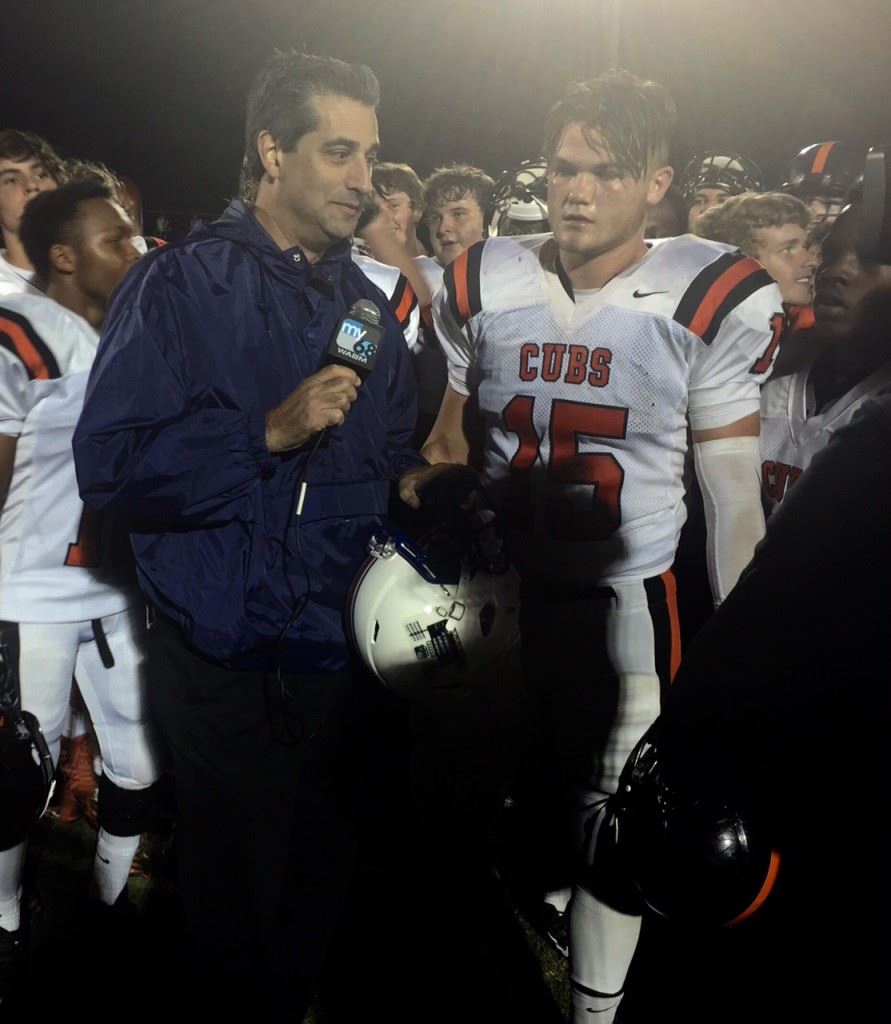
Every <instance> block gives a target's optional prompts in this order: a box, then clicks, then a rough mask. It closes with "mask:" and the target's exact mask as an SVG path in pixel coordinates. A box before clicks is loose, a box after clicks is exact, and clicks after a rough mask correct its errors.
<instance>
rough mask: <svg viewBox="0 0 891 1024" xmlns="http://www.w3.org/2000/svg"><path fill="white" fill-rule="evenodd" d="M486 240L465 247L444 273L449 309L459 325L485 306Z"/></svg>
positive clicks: (461, 325)
mask: <svg viewBox="0 0 891 1024" xmlns="http://www.w3.org/2000/svg"><path fill="white" fill-rule="evenodd" d="M485 244H486V243H485V242H484V241H483V242H477V243H476V245H472V246H471V247H470V248H469V249H465V250H464V252H462V253H461V255H460V256H457V257H456V258H455V259H454V260H453V261H452V262H451V263H450V264H449V266H447V267H446V269H445V273H444V274H443V284H444V285H445V290H446V296H447V298H448V303H449V311H450V312H451V314H452V316H453V317H454V319H455V323H457V325H458V326H459V327H463V326H464V325H465V324H466V323H467V321H468V320H470V319H471V317H474V316H476V315H477V313H479V312H480V311H481V310H482V308H483V303H482V299H481V298H480V266H481V265H482V262H483V248H484V247H485Z"/></svg>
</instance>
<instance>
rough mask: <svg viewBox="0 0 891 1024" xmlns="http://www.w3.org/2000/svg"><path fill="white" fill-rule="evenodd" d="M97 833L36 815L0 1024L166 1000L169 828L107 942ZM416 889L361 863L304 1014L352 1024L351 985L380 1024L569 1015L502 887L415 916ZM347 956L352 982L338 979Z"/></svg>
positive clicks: (165, 1006)
mask: <svg viewBox="0 0 891 1024" xmlns="http://www.w3.org/2000/svg"><path fill="white" fill-rule="evenodd" d="M95 836H96V834H95V832H94V831H93V829H92V828H91V827H90V826H89V825H87V824H86V823H85V822H83V821H79V822H76V823H73V824H61V823H59V822H58V821H55V820H54V819H52V818H51V817H46V818H44V819H43V820H42V821H41V822H40V823H39V824H38V825H37V827H36V828H35V830H34V833H33V836H32V841H31V845H30V848H29V856H28V870H27V878H28V885H27V890H28V892H30V893H32V894H33V898H32V905H33V911H32V914H31V927H30V937H29V954H30V955H29V966H28V984H27V986H26V988H25V998H22V999H20V1000H12V1001H11V1002H10V1001H7V1002H6V1003H5V1004H4V1006H3V1007H2V1010H0V1020H3V1021H16V1020H23V1021H24V1020H28V1021H33V1020H34V1011H35V1002H36V1004H37V1006H39V1008H40V1014H39V1016H38V1018H37V1019H38V1020H42V1019H44V1014H45V1015H46V1017H47V1019H48V1018H49V1015H50V1014H51V1013H53V1014H54V1013H58V1012H63V1011H69V1012H70V1011H71V1010H72V1009H73V1005H74V1004H75V1003H77V1002H79V1001H80V1000H81V999H82V998H88V999H89V1000H90V1003H91V1004H92V1005H93V1006H97V1007H98V1005H100V1004H101V1002H102V998H103V993H108V994H109V995H110V996H111V997H112V998H113V999H114V1002H115V1003H116V1004H117V1003H118V1002H119V1000H120V999H121V998H123V999H125V1000H126V1004H127V1005H128V1006H129V1009H128V1011H127V1012H124V1013H123V1014H122V1019H124V1020H126V1021H127V1022H128V1024H130V1022H131V1021H133V1020H142V1019H144V1020H151V1021H157V1020H158V1019H159V1017H160V1016H163V1015H166V1011H167V1010H169V1009H171V1008H172V1006H174V1005H175V1002H176V992H175V990H176V988H177V986H178V985H179V984H180V982H178V981H175V980H173V979H175V978H176V969H175V966H174V963H173V953H172V946H173V936H174V928H175V926H174V921H175V913H176V894H175V888H174V884H173V877H172V864H171V861H170V857H169V856H168V855H167V854H166V852H165V845H166V837H165V836H163V835H162V834H160V833H157V832H154V833H151V834H149V835H148V837H147V840H146V842H145V843H144V847H143V850H142V853H143V860H144V862H145V863H146V865H147V867H148V869H149V872H150V877H132V878H131V879H130V882H129V893H130V897H131V900H132V902H133V903H134V905H135V907H136V911H137V913H136V915H135V917H134V919H133V921H132V922H131V923H130V924H129V925H128V926H127V929H126V930H125V932H124V933H123V934H122V935H121V939H120V942H117V943H115V946H116V948H113V949H109V948H107V946H106V944H105V943H104V942H103V941H102V940H101V939H100V938H99V937H98V936H97V934H96V933H95V932H93V931H92V930H91V926H90V924H89V920H88V916H87V915H86V913H85V906H86V891H87V886H88V883H89V878H90V873H91V864H92V858H93V851H94V846H95ZM395 883H398V884H404V885H406V886H407V887H408V891H409V897H408V900H407V902H406V904H405V905H404V906H403V907H402V909H401V911H400V912H399V913H398V914H396V915H395V917H394V915H393V912H392V907H391V906H390V904H389V901H388V900H387V899H386V898H385V896H384V895H383V894H386V893H388V892H391V891H392V888H393V885H394V884H395ZM470 884H471V886H473V885H475V884H476V882H471V883H470ZM416 885H417V879H402V878H401V877H398V873H396V872H394V876H393V877H391V878H387V877H380V875H379V873H378V874H375V873H368V872H366V873H364V875H362V876H360V879H359V882H358V884H357V886H356V889H355V891H354V895H353V898H352V900H351V903H350V908H349V911H348V914H347V920H346V922H345V928H344V935H343V936H342V937H341V940H340V942H341V946H342V948H341V949H339V950H336V951H335V953H334V959H335V960H336V961H337V963H336V966H335V969H334V970H333V972H332V976H331V977H328V978H327V979H323V984H322V997H321V1001H320V1005H319V1006H318V1007H315V1008H314V1009H313V1010H312V1011H311V1013H310V1015H309V1017H308V1018H307V1020H308V1021H310V1022H312V1024H327V1022H331V1024H334V1022H339V1021H341V1020H344V1021H345V1020H352V1019H353V1017H352V1016H351V1015H350V1010H349V1006H350V1004H351V1002H352V1001H353V996H354V993H355V992H356V991H357V990H361V991H362V993H363V999H364V1001H365V1002H366V1003H367V1002H368V1001H369V993H370V992H371V993H372V994H373V1002H374V1004H375V1005H376V1006H378V1007H380V1008H381V1010H382V1011H383V1015H382V1016H381V1017H380V1019H382V1020H387V1021H388V1022H403V1021H404V1022H406V1024H407V1022H409V1021H411V1022H413V1024H414V1022H418V1024H420V1022H421V1021H425V1022H426V1020H434V1019H435V1020H437V1021H439V1020H446V1019H447V1020H450V1021H453V1022H454V1024H476V1022H477V1021H479V1022H480V1024H483V1022H485V1024H490V1022H491V1024H498V1021H499V1020H501V1019H503V1020H505V1021H507V1020H511V1021H514V1020H523V1021H529V1022H530V1024H531V1022H533V1021H534V1022H535V1024H560V1022H562V1021H564V1020H566V1015H567V1013H568V986H567V972H566V964H565V961H563V960H562V958H561V957H559V955H557V954H556V953H555V952H553V951H552V950H551V949H550V947H548V946H547V944H546V943H545V942H544V941H543V940H542V939H541V938H540V937H539V936H538V935H537V934H536V933H535V931H534V930H533V929H532V928H531V927H530V926H529V925H528V923H527V922H526V921H525V919H524V918H523V917H522V916H521V915H520V914H519V913H518V912H517V911H516V910H515V908H513V907H512V905H511V904H510V902H509V901H508V900H507V899H506V898H505V895H506V894H505V892H504V889H503V887H501V886H499V885H497V884H495V883H494V882H492V881H491V879H487V880H485V881H484V882H481V883H480V885H479V889H478V891H477V892H476V893H475V894H473V895H472V896H471V898H470V901H469V907H470V911H469V913H467V914H466V913H463V912H462V913H459V912H457V909H456V907H455V897H456V892H457V890H456V889H449V888H448V887H447V889H446V892H445V893H443V894H442V895H441V899H440V900H439V901H438V902H437V901H434V904H433V905H432V906H430V907H429V908H428V911H427V912H424V913H420V912H419V910H420V906H421V904H420V903H418V902H417V901H416V899H415V896H414V895H412V894H411V890H412V888H414V887H415V886H416ZM465 909H466V908H465ZM357 950H358V951H361V952H360V955H359V956H357V955H356V952H357ZM422 951H423V952H422ZM345 961H347V962H348V964H347V966H348V967H349V970H348V971H347V972H346V973H347V974H348V975H349V976H350V977H351V978H352V984H351V985H349V986H344V983H343V979H342V974H343V972H344V962H345ZM332 978H336V979H337V980H336V981H333V980H332ZM85 985H86V989H85ZM112 993H115V994H114V995H113V996H112ZM431 996H433V997H435V999H436V1001H437V1005H438V1009H439V1012H438V1013H437V1014H431V1013H429V1012H427V1013H424V1014H421V1015H420V1016H419V1012H418V1009H417V1008H418V1006H419V1005H424V1004H425V1003H426V1004H428V1005H429V1002H430V999H431ZM501 1006H503V1007H504V1014H505V1015H504V1016H503V1017H502V1016H501V1011H500V1009H499V1007H501Z"/></svg>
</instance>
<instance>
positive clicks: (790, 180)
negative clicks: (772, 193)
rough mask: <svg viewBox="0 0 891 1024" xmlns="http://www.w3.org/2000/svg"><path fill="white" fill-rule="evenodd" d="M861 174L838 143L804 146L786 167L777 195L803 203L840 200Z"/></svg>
mask: <svg viewBox="0 0 891 1024" xmlns="http://www.w3.org/2000/svg"><path fill="white" fill-rule="evenodd" d="M862 170H863V167H862V164H861V163H860V161H858V160H856V159H855V158H854V156H853V154H852V153H851V152H850V150H848V149H847V148H846V147H845V146H844V145H842V143H841V142H815V143H814V144H813V145H811V146H805V147H804V149H803V150H801V152H800V153H798V155H797V156H796V157H795V158H794V160H793V161H792V162H791V163H790V164H789V167H788V169H787V170H786V178H785V181H784V182H783V184H782V185H780V191H781V192H788V193H789V194H790V195H793V196H796V197H797V198H798V199H801V200H803V201H804V202H807V201H808V200H809V199H835V200H842V199H844V197H845V196H846V195H847V193H848V189H850V188H851V186H852V185H853V184H854V183H855V181H856V180H857V177H858V176H859V175H860V174H861V173H862Z"/></svg>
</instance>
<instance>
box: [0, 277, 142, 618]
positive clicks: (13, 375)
mask: <svg viewBox="0 0 891 1024" xmlns="http://www.w3.org/2000/svg"><path fill="white" fill-rule="evenodd" d="M98 342H99V336H98V334H97V333H96V331H95V330H94V329H93V328H92V327H91V326H90V325H89V324H88V323H87V322H86V321H85V320H83V319H82V318H81V317H79V316H77V315H76V314H75V313H72V312H71V311H69V310H67V309H65V308H64V307H62V306H60V305H59V304H58V303H56V302H53V301H52V300H51V299H48V298H45V297H43V296H33V295H19V296H10V297H8V298H6V299H3V300H2V301H0V433H2V434H6V435H8V436H12V437H16V438H17V439H18V440H17V443H16V450H15V462H14V465H13V472H12V481H11V483H10V488H9V494H8V495H7V498H6V502H5V503H4V505H3V508H2V511H0V619H5V620H8V621H12V622H74V621H81V620H87V619H95V618H101V617H103V616H105V615H112V614H114V613H116V612H119V611H123V610H124V609H125V608H127V607H129V605H130V604H132V603H133V593H132V592H131V591H129V589H128V588H126V587H122V586H121V581H120V579H119V578H114V579H113V578H112V576H113V569H112V567H111V566H110V564H109V561H110V560H109V559H108V557H107V556H106V548H105V546H104V544H103V543H102V542H101V539H100V533H99V517H98V516H96V515H95V513H93V511H92V510H91V509H89V508H87V507H86V506H85V505H84V504H83V502H82V501H81V500H80V495H79V494H78V490H77V478H76V476H75V471H74V456H73V454H72V451H71V439H72V436H73V435H74V428H75V426H76V425H77V420H78V417H79V416H80V412H81V409H82V408H83V401H84V393H85V391H86V386H87V377H88V376H89V370H90V366H91V365H92V362H93V357H94V356H95V353H96V346H97V345H98Z"/></svg>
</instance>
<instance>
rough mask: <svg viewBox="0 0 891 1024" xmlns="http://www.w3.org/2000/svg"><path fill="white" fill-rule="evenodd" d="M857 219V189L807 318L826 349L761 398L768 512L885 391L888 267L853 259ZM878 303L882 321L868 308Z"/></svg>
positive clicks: (827, 245) (888, 378) (832, 236)
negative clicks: (864, 407)
mask: <svg viewBox="0 0 891 1024" xmlns="http://www.w3.org/2000/svg"><path fill="white" fill-rule="evenodd" d="M862 217H863V198H862V192H860V191H859V190H856V191H855V192H854V193H853V194H852V196H851V202H850V204H849V205H848V206H847V207H845V209H844V210H843V211H842V213H841V214H840V215H839V216H838V218H837V219H836V221H835V223H834V224H833V225H832V228H831V230H830V231H829V234H828V235H827V236H826V238H825V240H824V242H823V254H822V257H821V262H820V268H819V270H818V272H817V290H816V295H815V299H814V315H815V318H816V321H817V331H818V332H819V333H820V334H821V335H822V336H823V337H824V338H827V339H828V341H829V343H828V344H826V345H825V346H824V347H823V348H822V349H821V350H820V352H819V354H818V355H817V357H816V359H815V361H814V363H813V365H812V366H810V367H809V368H806V369H802V370H799V371H798V372H797V373H793V374H788V375H787V376H784V377H779V378H777V379H776V380H771V381H768V383H767V384H766V385H765V387H764V390H763V392H762V395H761V414H762V421H761V458H762V462H761V475H762V487H763V491H764V501H765V506H766V508H767V509H768V510H774V509H776V507H777V506H778V505H779V504H780V503H781V502H782V501H783V498H784V497H785V495H786V494H787V493H788V491H789V488H790V487H792V485H793V484H794V483H795V482H796V481H797V480H798V479H799V477H800V476H801V474H802V473H804V472H805V471H806V470H807V467H808V466H809V465H810V463H811V460H812V459H813V458H814V456H815V455H816V454H817V453H818V452H820V451H821V450H822V449H823V448H825V447H826V445H827V444H828V443H829V440H830V438H831V437H832V435H833V434H834V433H835V432H836V431H837V430H839V429H840V428H841V427H843V426H845V425H846V424H848V423H849V422H850V421H851V419H852V418H853V416H854V414H855V413H856V412H857V410H858V409H859V408H860V406H861V405H862V404H863V403H864V402H866V401H867V400H868V399H869V398H871V397H873V396H874V395H876V394H878V393H879V392H880V391H883V390H885V389H887V388H888V387H889V385H891V344H889V340H888V330H887V321H886V319H885V314H886V312H887V309H888V302H887V295H888V290H889V289H891V265H889V264H886V263H880V262H878V261H877V260H875V259H867V258H866V257H864V256H861V255H859V254H858V251H857V242H858V237H859V232H860V222H861V218H862ZM883 258H887V256H884V257H883ZM883 293H884V294H883ZM878 298H881V299H882V302H881V304H880V305H879V307H878V308H879V309H881V310H883V311H884V312H882V313H881V315H878V314H877V310H876V307H875V306H874V305H873V303H872V302H871V300H872V299H878Z"/></svg>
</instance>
